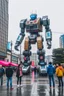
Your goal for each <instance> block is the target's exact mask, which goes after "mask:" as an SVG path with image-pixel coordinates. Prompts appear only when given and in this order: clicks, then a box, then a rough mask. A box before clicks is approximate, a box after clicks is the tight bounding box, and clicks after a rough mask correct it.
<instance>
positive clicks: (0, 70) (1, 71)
mask: <svg viewBox="0 0 64 96" xmlns="http://www.w3.org/2000/svg"><path fill="white" fill-rule="evenodd" d="M3 74H4V68H3V67H2V65H0V82H1V84H0V85H1V86H2V85H3Z"/></svg>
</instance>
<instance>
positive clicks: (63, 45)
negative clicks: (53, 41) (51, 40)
mask: <svg viewBox="0 0 64 96" xmlns="http://www.w3.org/2000/svg"><path fill="white" fill-rule="evenodd" d="M60 48H64V34H63V35H61V36H60Z"/></svg>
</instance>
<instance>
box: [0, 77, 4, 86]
mask: <svg viewBox="0 0 64 96" xmlns="http://www.w3.org/2000/svg"><path fill="white" fill-rule="evenodd" d="M0 85H1V86H2V85H3V76H1V77H0Z"/></svg>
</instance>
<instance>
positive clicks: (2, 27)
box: [0, 0, 8, 60]
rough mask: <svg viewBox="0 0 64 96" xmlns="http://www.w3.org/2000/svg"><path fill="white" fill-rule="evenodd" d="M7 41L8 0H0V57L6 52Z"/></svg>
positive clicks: (3, 56) (3, 57) (2, 57)
mask: <svg viewBox="0 0 64 96" xmlns="http://www.w3.org/2000/svg"><path fill="white" fill-rule="evenodd" d="M7 42H8V0H0V59H2V60H4V59H5V57H6V54H7Z"/></svg>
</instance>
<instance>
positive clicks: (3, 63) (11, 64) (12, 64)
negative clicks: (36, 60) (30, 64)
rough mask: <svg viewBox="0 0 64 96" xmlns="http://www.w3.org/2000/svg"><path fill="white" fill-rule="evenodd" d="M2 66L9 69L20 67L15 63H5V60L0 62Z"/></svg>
mask: <svg viewBox="0 0 64 96" xmlns="http://www.w3.org/2000/svg"><path fill="white" fill-rule="evenodd" d="M0 65H2V66H5V67H7V66H16V67H17V66H18V64H15V63H12V62H6V61H3V60H0Z"/></svg>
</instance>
